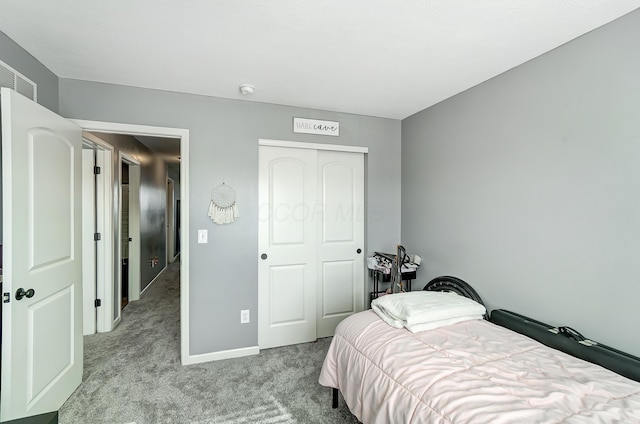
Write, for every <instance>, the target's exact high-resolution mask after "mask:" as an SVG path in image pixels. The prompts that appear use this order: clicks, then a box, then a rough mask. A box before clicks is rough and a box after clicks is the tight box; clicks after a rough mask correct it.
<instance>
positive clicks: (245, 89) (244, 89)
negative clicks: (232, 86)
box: [240, 84, 256, 96]
mask: <svg viewBox="0 0 640 424" xmlns="http://www.w3.org/2000/svg"><path fill="white" fill-rule="evenodd" d="M255 91H256V88H255V87H254V86H253V85H251V84H242V85H241V86H240V92H241V93H242V95H243V96H250V95H252V94H253V93H254V92H255Z"/></svg>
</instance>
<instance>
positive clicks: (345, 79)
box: [0, 0, 640, 119]
mask: <svg viewBox="0 0 640 424" xmlns="http://www.w3.org/2000/svg"><path fill="white" fill-rule="evenodd" d="M639 7H640V0H323V1H320V0H135V1H131V0H109V1H105V0H55V1H52V0H1V1H0V30H1V31H3V32H5V33H6V34H7V35H8V36H9V37H11V38H12V39H13V40H15V41H16V42H17V43H18V44H20V45H21V46H22V47H24V48H25V49H26V50H27V51H29V52H30V53H31V54H32V55H34V56H35V57H36V58H37V59H39V60H40V61H41V62H42V63H43V64H44V65H45V66H47V67H48V68H49V69H51V70H52V71H53V72H54V73H55V74H57V75H58V76H59V77H61V78H74V79H81V80H89V81H98V82H107V83H114V84H123V85H130V86H136V87H145V88H155V89H161V90H169V91H177V92H185V93H194V94H202V95H208V96H217V97H224V98H231V99H240V98H242V99H245V100H251V101H257V102H267V103H277V104H284V105H294V106H303V107H310V108H316V109H326V110H333V111H341V112H350V113H357V114H363V115H372V116H379V117H387V118H394V119H403V118H405V117H407V116H409V115H412V114H414V113H416V112H418V111H420V110H422V109H424V108H426V107H428V106H431V105H433V104H435V103H438V102H439V101H441V100H444V99H446V98H448V97H450V96H452V95H454V94H457V93H459V92H461V91H464V90H466V89H468V88H470V87H472V86H474V85H476V84H478V83H481V82H483V81H486V80H487V79H489V78H491V77H493V76H495V75H498V74H500V73H502V72H504V71H506V70H508V69H510V68H513V67H515V66H517V65H519V64H521V63H524V62H526V61H528V60H529V59H532V58H533V57H536V56H538V55H540V54H542V53H544V52H547V51H549V50H551V49H553V48H555V47H557V46H559V45H561V44H563V43H566V42H567V41H569V40H571V39H573V38H576V37H578V36H580V35H581V34H584V33H586V32H588V31H591V30H593V29H595V28H597V27H599V26H601V25H603V24H605V23H607V22H610V21H612V20H613V19H615V18H618V17H620V16H622V15H624V14H626V13H628V12H630V11H632V10H634V9H637V8H639ZM242 83H250V84H253V85H255V87H256V92H255V94H254V95H253V96H251V97H250V98H247V97H243V96H242V95H241V94H240V93H239V90H238V86H239V85H240V84H242Z"/></svg>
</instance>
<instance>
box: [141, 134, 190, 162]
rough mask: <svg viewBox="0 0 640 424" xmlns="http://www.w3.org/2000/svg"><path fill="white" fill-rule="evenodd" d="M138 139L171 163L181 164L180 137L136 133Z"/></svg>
mask: <svg viewBox="0 0 640 424" xmlns="http://www.w3.org/2000/svg"><path fill="white" fill-rule="evenodd" d="M134 137H135V138H136V140H138V141H139V142H140V143H142V144H144V145H145V146H146V147H147V148H148V149H149V150H151V151H152V152H153V153H154V154H155V155H157V156H159V157H160V158H162V160H164V161H165V162H167V163H169V164H178V165H179V164H180V139H179V138H166V137H153V136H144V135H136V136H134Z"/></svg>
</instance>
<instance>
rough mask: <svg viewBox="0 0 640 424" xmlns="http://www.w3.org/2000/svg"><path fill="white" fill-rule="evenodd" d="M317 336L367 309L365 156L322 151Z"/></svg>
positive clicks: (319, 180) (319, 193) (319, 189)
mask: <svg viewBox="0 0 640 424" xmlns="http://www.w3.org/2000/svg"><path fill="white" fill-rule="evenodd" d="M317 196H318V200H317V202H318V205H321V211H322V214H321V216H319V218H320V219H319V222H318V227H317V228H318V280H317V281H318V284H317V288H318V291H317V301H318V305H317V310H318V318H317V337H329V336H333V333H334V331H335V329H336V326H337V325H338V324H339V323H340V321H342V320H343V319H344V318H346V317H348V316H349V315H351V314H353V313H355V312H359V311H362V310H363V308H364V259H363V258H364V255H365V253H364V155H363V154H362V153H349V152H334V151H318V195H317Z"/></svg>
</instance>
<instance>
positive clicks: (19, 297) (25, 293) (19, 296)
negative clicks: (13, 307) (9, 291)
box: [16, 287, 36, 300]
mask: <svg viewBox="0 0 640 424" xmlns="http://www.w3.org/2000/svg"><path fill="white" fill-rule="evenodd" d="M35 294H36V291H35V290H34V289H29V290H27V291H25V290H24V289H23V288H22V287H20V288H19V289H18V290H16V300H22V298H23V297H26V298H27V299H31V298H32V297H33V295H35Z"/></svg>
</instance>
